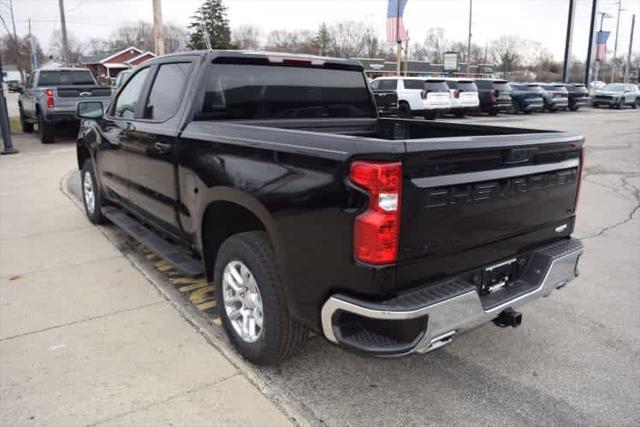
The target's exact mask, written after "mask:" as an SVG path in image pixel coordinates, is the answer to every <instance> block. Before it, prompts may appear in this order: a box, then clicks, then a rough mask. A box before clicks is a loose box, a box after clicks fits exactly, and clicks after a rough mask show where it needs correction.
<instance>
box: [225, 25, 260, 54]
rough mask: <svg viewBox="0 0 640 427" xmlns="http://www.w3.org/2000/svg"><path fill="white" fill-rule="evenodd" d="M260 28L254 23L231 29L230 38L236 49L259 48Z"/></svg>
mask: <svg viewBox="0 0 640 427" xmlns="http://www.w3.org/2000/svg"><path fill="white" fill-rule="evenodd" d="M260 35H261V31H260V28H258V27H256V26H254V25H242V26H240V27H238V28H235V29H233V30H232V31H231V40H232V43H233V44H234V45H236V46H237V47H238V49H247V50H257V49H260Z"/></svg>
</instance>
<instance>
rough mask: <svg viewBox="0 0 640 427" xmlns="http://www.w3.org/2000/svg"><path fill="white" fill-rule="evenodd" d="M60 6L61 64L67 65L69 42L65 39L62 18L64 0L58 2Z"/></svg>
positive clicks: (65, 24)
mask: <svg viewBox="0 0 640 427" xmlns="http://www.w3.org/2000/svg"><path fill="white" fill-rule="evenodd" d="M58 6H60V28H61V29H62V62H64V64H65V65H69V41H68V39H67V21H66V20H65V18H64V0H58Z"/></svg>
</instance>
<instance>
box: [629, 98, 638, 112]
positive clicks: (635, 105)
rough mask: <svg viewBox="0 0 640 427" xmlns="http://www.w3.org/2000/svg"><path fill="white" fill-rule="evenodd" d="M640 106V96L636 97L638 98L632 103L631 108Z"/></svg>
mask: <svg viewBox="0 0 640 427" xmlns="http://www.w3.org/2000/svg"><path fill="white" fill-rule="evenodd" d="M638 107H640V98H636V100H635V101H634V102H633V104H632V105H631V108H633V109H634V110H635V109H636V108H638Z"/></svg>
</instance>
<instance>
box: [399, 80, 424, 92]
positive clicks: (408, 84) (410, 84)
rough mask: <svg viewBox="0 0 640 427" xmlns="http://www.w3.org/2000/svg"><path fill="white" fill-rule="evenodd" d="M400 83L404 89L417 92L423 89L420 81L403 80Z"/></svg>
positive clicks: (422, 83)
mask: <svg viewBox="0 0 640 427" xmlns="http://www.w3.org/2000/svg"><path fill="white" fill-rule="evenodd" d="M402 83H403V84H404V88H405V89H418V90H422V89H424V82H423V81H422V80H409V79H404V80H402Z"/></svg>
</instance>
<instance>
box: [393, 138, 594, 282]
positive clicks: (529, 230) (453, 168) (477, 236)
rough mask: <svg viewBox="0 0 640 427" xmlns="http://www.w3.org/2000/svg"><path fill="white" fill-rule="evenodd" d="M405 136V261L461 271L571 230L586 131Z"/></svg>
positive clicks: (401, 259)
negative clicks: (574, 133) (407, 138)
mask: <svg viewBox="0 0 640 427" xmlns="http://www.w3.org/2000/svg"><path fill="white" fill-rule="evenodd" d="M405 144H406V147H407V158H406V159H405V160H404V162H403V168H404V172H403V173H404V187H403V194H402V220H401V229H400V247H399V254H398V258H399V264H400V268H401V267H402V263H403V262H404V263H407V264H410V263H414V264H415V263H419V264H422V268H419V270H421V273H420V275H424V274H425V271H426V270H428V271H429V272H430V273H433V274H434V275H437V274H438V273H445V272H444V271H440V269H439V267H442V269H445V268H451V269H454V270H458V271H463V270H465V269H469V268H474V267H477V266H478V265H479V264H480V263H481V262H482V260H483V258H484V256H482V255H484V254H487V255H488V254H490V255H488V256H489V258H491V257H492V258H491V259H490V260H497V259H499V258H500V257H501V256H511V255H513V254H515V253H518V252H519V251H522V250H525V249H527V248H526V246H527V245H531V244H535V243H541V242H543V241H548V240H553V239H558V238H562V237H566V236H568V235H569V234H570V232H571V231H572V229H573V219H574V208H575V203H576V197H577V188H578V183H579V174H580V166H581V163H580V162H581V149H582V144H583V139H582V137H579V136H572V135H567V134H563V133H540V134H527V135H500V136H487V137H469V138H458V139H457V138H442V139H431V140H428V141H427V140H414V141H406V142H405ZM523 236H530V238H523ZM498 248H500V249H499V250H498ZM465 253H466V254H472V253H476V254H480V256H461V255H462V254H465ZM425 264H429V267H428V268H426V269H425V268H424V265H425ZM400 272H401V270H400ZM447 273H450V271H447ZM409 276H412V275H411V274H410V275H409ZM416 277H417V276H416ZM423 277H424V276H423ZM399 279H400V280H401V281H404V279H408V278H404V279H403V278H402V277H399Z"/></svg>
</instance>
